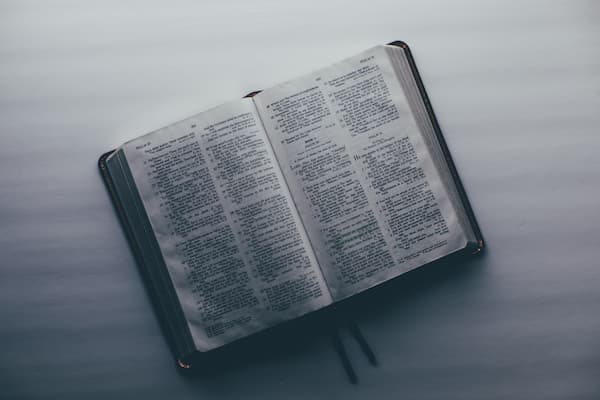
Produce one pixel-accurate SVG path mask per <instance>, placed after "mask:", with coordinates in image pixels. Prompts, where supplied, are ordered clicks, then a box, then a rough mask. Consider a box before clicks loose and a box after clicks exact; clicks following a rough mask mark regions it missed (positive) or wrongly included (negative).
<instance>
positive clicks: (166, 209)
mask: <svg viewBox="0 0 600 400" xmlns="http://www.w3.org/2000/svg"><path fill="white" fill-rule="evenodd" d="M100 169H101V172H102V174H103V176H104V178H105V182H106V184H107V187H108V189H109V191H110V194H111V196H112V198H113V201H114V203H115V206H116V208H117V211H118V212H119V215H120V218H121V220H122V222H123V226H124V227H125V230H126V233H127V236H128V239H129V241H130V243H131V245H132V248H133V250H134V252H135V255H136V257H137V259H138V262H139V263H140V266H141V268H142V269H143V270H144V272H145V274H146V275H147V277H148V282H149V285H150V290H151V294H152V296H153V297H155V300H156V302H157V304H158V308H159V311H160V314H161V318H162V319H163V320H164V321H163V322H164V325H165V326H166V329H167V330H168V333H169V335H170V336H171V337H172V339H173V340H172V341H173V343H174V348H175V352H176V353H177V354H176V355H177V357H178V359H179V360H180V364H181V365H185V363H186V360H189V359H190V357H191V356H193V355H194V354H197V353H198V352H209V351H211V350H213V349H217V348H220V347H222V346H224V345H226V344H229V343H231V342H234V341H237V340H238V339H241V338H244V337H247V336H249V335H251V334H253V333H256V332H258V331H261V330H264V329H266V328H269V327H272V326H275V325H277V324H279V323H281V322H284V321H288V320H291V319H294V318H297V317H299V316H301V315H304V314H307V313H310V312H313V311H316V310H319V309H321V308H324V307H327V306H329V305H331V304H333V303H335V302H338V301H340V300H342V299H345V298H347V297H350V296H353V295H355V294H357V293H360V292H363V291H365V290H367V289H370V288H372V287H374V286H377V285H379V284H381V283H383V282H385V281H388V280H390V279H392V278H394V277H397V276H399V275H401V274H403V273H405V272H407V271H410V270H412V269H414V268H417V267H420V266H423V265H425V264H428V263H430V262H432V261H434V260H437V259H439V258H442V257H445V256H447V255H450V254H456V253H464V254H472V253H476V252H478V251H479V250H480V249H481V248H482V247H483V240H482V237H481V233H480V231H479V228H478V226H477V223H476V221H475V218H474V215H473V212H472V211H471V207H470V205H469V202H468V200H467V198H466V196H465V193H464V190H463V188H462V185H461V183H460V180H459V179H458V176H457V174H456V170H455V167H454V165H453V163H452V160H451V158H450V155H449V153H448V150H447V147H446V145H445V143H444V140H443V138H442V136H441V133H440V131H439V127H438V125H437V122H436V119H435V117H434V115H433V111H432V110H431V107H430V104H429V101H428V99H427V95H426V94H425V91H424V88H423V85H422V83H421V81H420V78H419V75H418V73H417V70H416V68H415V64H414V61H413V59H412V56H411V54H410V51H409V49H408V46H407V45H406V44H404V43H403V42H393V43H391V44H389V45H382V46H377V47H374V48H371V49H369V50H366V51H364V52H362V53H360V54H358V55H355V56H353V57H350V58H347V59H345V60H343V61H341V62H338V63H335V64H333V65H331V66H328V67H326V68H323V69H321V70H318V71H316V72H313V73H310V74H308V75H305V76H302V77H300V78H297V79H293V80H290V81H288V82H284V83H282V84H279V85H277V86H274V87H271V88H269V89H265V90H263V91H261V92H258V93H255V94H254V95H252V96H247V97H245V98H242V99H239V100H235V101H231V102H229V103H226V104H223V105H220V106H218V107H215V108H213V109H210V110H208V111H205V112H201V113H199V114H196V115H194V116H192V117H190V118H187V119H185V120H183V121H180V122H177V123H175V124H172V125H169V126H167V127H164V128H162V129H159V130H157V131H154V132H151V133H149V134H146V135H144V136H140V137H138V138H136V139H133V140H131V141H129V142H127V143H125V144H123V145H122V146H120V147H119V148H117V149H116V150H114V151H111V152H109V153H106V154H105V155H103V156H102V157H101V158H100Z"/></svg>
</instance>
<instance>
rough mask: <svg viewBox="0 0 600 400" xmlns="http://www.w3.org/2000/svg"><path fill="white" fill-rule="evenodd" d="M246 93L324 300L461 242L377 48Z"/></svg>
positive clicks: (362, 287)
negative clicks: (325, 291) (313, 260)
mask: <svg viewBox="0 0 600 400" xmlns="http://www.w3.org/2000/svg"><path fill="white" fill-rule="evenodd" d="M254 101H255V103H256V105H257V109H258V110H259V113H260V115H261V118H262V119H263V124H264V125H265V130H266V131H267V135H268V136H269V139H270V141H271V144H272V146H273V148H274V150H275V154H276V156H277V158H278V160H279V163H280V165H281V167H282V171H283V174H284V176H285V178H286V180H287V181H288V185H289V186H290V190H291V192H292V197H293V198H294V201H295V202H296V206H297V207H298V209H299V211H300V215H301V218H302V220H303V222H304V225H305V227H306V230H307V232H308V233H309V238H310V240H311V242H312V244H313V248H314V250H315V253H316V255H317V259H318V260H319V263H320V265H321V268H322V270H323V273H324V274H325V276H326V279H327V283H328V285H329V287H330V291H331V293H332V296H333V297H334V299H336V300H337V299H341V298H344V297H347V296H350V295H352V294H354V293H357V292H360V291H362V290H365V289H368V288H370V287H372V286H374V285H376V284H378V283H381V282H383V281H386V280H388V279H390V278H392V277H394V276H397V275H399V274H401V273H404V272H406V271H409V270H411V269H413V268H415V267H418V266H420V265H422V264H425V263H427V262H429V261H432V260H434V259H437V258H439V257H442V256H444V255H446V254H449V253H451V252H453V251H455V250H457V249H460V248H463V247H464V246H465V245H466V238H465V235H464V233H463V231H462V228H461V227H460V224H458V221H457V218H456V214H455V212H454V209H453V207H452V205H451V203H450V201H449V200H448V196H447V193H446V191H445V189H444V187H443V185H442V183H441V181H440V177H439V176H438V174H437V172H436V169H435V167H434V165H433V163H432V161H431V158H430V155H429V154H428V151H427V147H426V146H425V143H424V142H423V139H422V137H421V134H420V133H419V131H418V127H417V125H416V123H415V120H414V117H413V115H412V113H411V111H410V107H409V105H408V102H407V100H406V97H405V95H404V93H403V91H402V88H401V86H400V84H399V82H398V80H397V78H396V76H395V74H394V71H393V69H392V65H391V63H390V61H389V59H388V56H387V54H386V52H385V47H384V46H378V47H375V48H372V49H370V50H368V51H366V52H363V53H361V54H359V55H357V56H354V57H351V58H348V59H346V60H344V61H342V62H339V63H337V64H334V65H333V66H331V67H328V68H324V69H322V70H319V71H316V72H314V73H312V74H308V75H305V76H303V77H301V78H298V79H294V80H291V81H288V82H285V83H283V84H280V85H277V86H275V87H273V88H270V89H267V90H264V91H263V92H261V93H260V94H258V95H257V96H255V97H254Z"/></svg>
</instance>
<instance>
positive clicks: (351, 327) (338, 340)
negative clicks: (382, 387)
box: [332, 320, 378, 384]
mask: <svg viewBox="0 0 600 400" xmlns="http://www.w3.org/2000/svg"><path fill="white" fill-rule="evenodd" d="M343 327H345V328H347V329H348V331H349V332H350V334H351V336H352V337H353V338H354V340H356V342H357V343H358V346H359V347H360V349H361V350H362V352H363V353H364V354H365V356H366V357H367V360H369V364H371V365H372V366H374V367H376V366H377V365H378V361H377V357H375V353H374V352H373V349H371V346H369V343H368V342H367V340H366V339H365V337H364V336H363V334H362V332H361V331H360V329H359V328H358V325H356V324H355V323H354V322H352V321H349V320H348V321H345V323H343V324H338V325H337V326H334V327H333V331H332V339H333V346H334V348H335V350H336V352H337V353H338V355H339V357H340V359H341V360H342V365H343V366H344V370H345V371H346V374H347V375H348V379H349V380H350V382H351V383H353V384H356V383H358V376H357V375H356V371H354V367H353V366H352V362H351V361H350V358H349V357H348V352H347V351H346V348H345V347H344V342H343V341H342V336H341V334H340V332H341V331H342V328H343Z"/></svg>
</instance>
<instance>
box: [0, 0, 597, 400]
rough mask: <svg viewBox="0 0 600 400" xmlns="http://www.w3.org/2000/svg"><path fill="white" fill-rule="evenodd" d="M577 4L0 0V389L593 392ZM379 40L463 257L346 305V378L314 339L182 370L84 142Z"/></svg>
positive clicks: (587, 158) (593, 232) (115, 140)
mask: <svg viewBox="0 0 600 400" xmlns="http://www.w3.org/2000/svg"><path fill="white" fill-rule="evenodd" d="M354 3H355V4H354ZM599 22H600V2H597V1H592V0H587V1H586V0H581V1H514V2H508V1H493V2H489V1H475V0H465V1H459V2H447V1H441V0H440V1H419V2H416V1H415V2H406V1H379V0H371V1H367V2H342V1H313V0H305V1H296V2H284V1H279V2H277V1H263V0H260V1H202V2H198V1H169V2H167V1H164V2H159V1H113V0H110V1H109V0H105V1H102V2H81V1H74V0H73V1H52V2H49V1H37V2H34V1H23V0H15V1H2V0H0V60H1V62H0V167H1V168H0V398H7V399H38V398H60V399H82V398H85V399H90V398H97V399H105V398H112V399H120V398H123V399H131V398H147V399H165V398H174V399H175V398H176V399H179V400H183V399H242V398H250V399H283V398H285V399H288V398H289V399H306V398H321V399H326V398H327V399H329V398H339V399H359V398H361V399H362V398H372V399H380V398H403V399H478V400H479V399H527V400H532V399H545V400H547V399H598V398H600V262H599V259H598V253H599V251H600V134H599V127H600V23H599ZM398 39H399V40H404V41H406V42H407V43H408V44H409V45H410V46H411V48H412V51H413V55H414V57H415V59H416V63H417V66H418V68H419V70H420V72H421V76H422V78H423V81H424V83H425V86H426V89H427V91H428V93H429V96H430V98H431V102H432V104H433V107H434V110H435V112H436V114H437V117H438V119H439V122H440V125H441V127H442V131H443V133H444V135H445V138H446V140H447V142H448V146H449V148H450V151H451V153H452V155H453V157H454V160H455V162H456V165H457V168H458V171H459V173H460V175H461V177H462V179H463V183H464V185H465V188H466V190H467V193H468V195H469V198H470V199H471V202H472V205H473V208H474V210H475V214H476V215H477V218H478V220H479V223H480V225H481V228H482V230H483V233H484V236H485V238H486V239H487V244H488V247H487V250H486V252H485V254H483V255H482V257H479V258H477V259H475V260H472V261H469V262H465V263H455V264H453V265H445V266H444V272H441V273H437V272H435V271H433V272H432V271H428V272H427V274H421V275H419V277H418V278H417V279H412V280H410V279H409V280H407V281H406V283H401V284H399V285H396V286H395V287H394V289H393V290H387V293H386V294H385V295H383V296H380V297H379V299H378V300H376V301H371V302H370V303H367V305H364V304H363V306H362V307H358V308H357V309H356V312H355V313H354V317H355V319H356V321H357V323H358V324H359V325H360V327H361V329H362V330H363V333H364V334H365V336H366V337H367V338H368V339H369V341H370V343H371V344H372V345H373V347H374V349H375V351H376V352H377V354H378V357H379V359H380V362H381V365H380V366H379V367H377V368H372V367H370V366H369V365H368V363H367V361H366V360H365V357H364V356H363V355H362V354H361V353H360V351H359V349H358V348H357V346H355V345H353V344H352V342H351V341H348V342H347V343H348V350H349V352H350V356H351V357H352V359H353V362H354V364H355V367H356V370H357V372H358V374H359V378H360V383H359V384H358V385H351V384H349V383H348V380H347V378H346V376H345V374H344V370H343V368H342V366H341V364H340V361H339V359H338V357H337V356H336V354H335V351H334V350H333V348H332V346H331V342H330V339H329V337H328V336H327V335H326V334H323V335H317V336H315V337H314V338H312V339H310V340H308V341H299V342H291V343H289V346H287V347H284V348H283V349H282V348H281V347H278V348H277V350H276V351H273V352H271V353H269V352H268V351H266V354H265V356H264V357H259V358H257V359H256V360H250V361H248V360H246V361H244V362H239V363H236V362H235V360H232V361H233V362H232V365H231V368H229V369H226V370H225V371H222V372H219V373H217V374H213V375H211V376H209V377H193V378H189V377H185V376H182V375H181V374H180V373H178V371H177V370H176V368H175V366H174V364H173V359H172V357H171V355H170V353H169V349H168V347H167V344H166V341H165V339H164V337H163V335H162V333H161V330H160V329H159V324H158V322H157V320H156V316H155V314H154V312H153V309H152V307H151V303H150V300H149V298H148V296H147V294H146V292H145V289H144V286H143V283H142V280H141V278H140V275H139V272H138V270H137V269H136V265H135V263H134V260H133V257H132V254H131V252H130V250H129V247H128V245H127V242H126V241H125V238H124V235H123V232H122V230H121V228H120V226H119V223H118V220H117V218H116V215H115V213H114V211H113V209H112V206H111V203H110V200H109V198H108V196H107V194H106V192H105V189H104V186H103V184H102V181H101V179H100V177H99V174H98V171H97V167H96V161H97V159H98V157H99V155H100V154H101V153H103V152H104V151H107V150H109V149H111V148H114V147H115V146H118V145H119V144H121V143H122V142H124V141H125V140H128V139H131V138H133V137H135V136H138V135H141V134H143V133H146V132H149V131H151V130H154V129H156V128H159V127H161V126H163V125H166V124H168V123H171V122H174V121H176V120H179V119H182V118H184V117H187V116H189V115H191V114H194V113H196V112H199V111H202V110H204V109H207V108H209V107H212V106H215V105H218V104H220V103H222V102H225V101H227V100H231V99H235V98H239V97H241V96H243V95H245V94H246V93H248V92H250V91H252V90H256V89H260V88H264V87H268V86H271V85H273V84H276V83H279V82H281V81H284V80H287V79H289V78H292V77H295V76H298V75H300V74H303V73H306V72H309V71H311V70H313V69H316V68H319V67H322V66H325V65H327V64H329V63H331V62H334V61H336V60H339V59H341V58H344V57H346V56H349V55H352V54H354V53H357V52H360V51H362V50H364V49H366V48H368V47H370V46H373V45H376V44H383V43H387V42H390V41H392V40H398ZM396 292H397V293H396Z"/></svg>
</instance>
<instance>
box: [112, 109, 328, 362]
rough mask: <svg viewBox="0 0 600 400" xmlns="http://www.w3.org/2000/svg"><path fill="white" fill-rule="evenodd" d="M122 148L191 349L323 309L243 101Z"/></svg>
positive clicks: (299, 231)
mask: <svg viewBox="0 0 600 400" xmlns="http://www.w3.org/2000/svg"><path fill="white" fill-rule="evenodd" d="M123 149H124V151H125V155H126V158H127V161H128V164H129V167H130V169H131V172H132V175H133V177H134V180H135V184H136V186H137V189H138V191H139V193H140V196H141V198H142V201H143V203H144V207H145V209H146V212H147V214H148V216H149V219H150V222H151V224H152V227H153V230H154V233H155V235H156V238H157V241H158V243H159V246H160V250H161V252H162V254H163V257H164V260H165V263H166V265H167V268H168V271H169V275H170V276H171V279H172V281H173V283H174V286H175V288H176V292H177V295H178V298H179V301H180V303H181V305H182V307H183V311H184V314H185V316H186V319H187V321H188V324H189V327H190V331H191V333H192V337H193V338H194V342H195V344H196V346H197V347H198V349H199V350H208V349H211V348H214V347H218V346H220V345H222V344H225V343H228V342H231V341H233V340H235V339H238V338H241V337H244V336H247V335H249V334H251V333H254V332H256V331H259V330H261V329H264V328H266V327H269V326H272V325H274V324H276V323H278V322H281V321H284V320H287V319H291V318H295V317H297V316H299V315H302V314H304V313H307V312H309V311H313V310H315V309H318V308H321V307H323V306H325V305H328V304H330V303H331V297H330V295H329V292H328V289H327V286H326V284H325V281H324V278H323V276H322V275H321V272H320V269H319V267H318V264H317V261H316V259H315V256H314V254H313V252H312V250H311V247H310V244H309V242H308V239H307V237H306V233H305V232H304V230H303V228H302V224H301V222H300V219H299V216H298V213H297V210H296V209H295V207H294V203H293V202H292V201H291V198H290V194H289V192H288V190H287V186H286V185H285V181H284V180H283V177H282V175H281V172H280V170H279V168H278V166H277V164H276V161H275V158H274V155H273V153H272V149H271V147H270V145H269V141H268V139H267V138H266V136H265V133H264V130H263V129H262V125H261V123H260V120H259V118H258V116H257V114H256V109H255V107H254V104H253V102H252V101H251V100H250V99H242V100H238V101H234V102H230V103H227V104H225V105H222V106H219V107H216V108H214V109H212V110H209V111H207V112H204V113H200V114H198V115H195V116H193V117H191V118H188V119H186V120H183V121H181V122H178V123H176V124H174V125H171V126H168V127H166V128H163V129H160V130H159V131H157V132H154V133H151V134H148V135H145V136H142V137H140V138H138V139H135V140H133V141H131V142H128V143H126V144H125V145H124V146H123Z"/></svg>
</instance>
